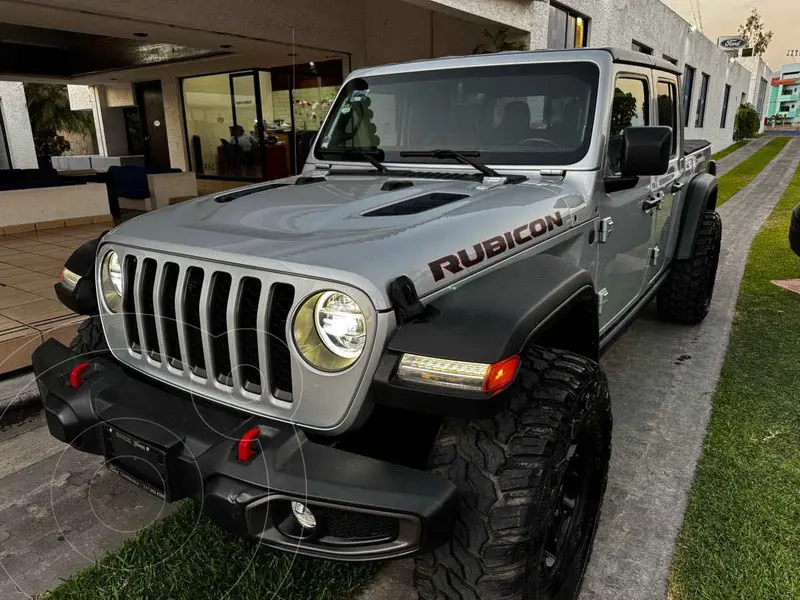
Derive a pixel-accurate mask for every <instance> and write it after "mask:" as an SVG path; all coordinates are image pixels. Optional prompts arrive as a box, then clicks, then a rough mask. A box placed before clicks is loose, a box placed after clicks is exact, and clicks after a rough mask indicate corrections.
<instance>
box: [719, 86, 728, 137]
mask: <svg viewBox="0 0 800 600" xmlns="http://www.w3.org/2000/svg"><path fill="white" fill-rule="evenodd" d="M730 100H731V86H729V85H727V84H726V85H725V97H724V98H723V99H722V117H721V118H720V121H719V126H720V127H721V128H722V129H725V127H727V126H728V124H727V121H728V103H729V102H730Z"/></svg>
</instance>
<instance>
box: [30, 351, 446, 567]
mask: <svg viewBox="0 0 800 600" xmlns="http://www.w3.org/2000/svg"><path fill="white" fill-rule="evenodd" d="M83 360H84V359H83V358H80V357H78V356H77V355H76V354H75V353H73V352H72V351H71V350H69V349H68V348H66V347H65V346H63V345H62V344H60V343H59V342H57V341H55V340H49V341H47V342H45V343H44V344H42V345H41V346H39V347H38V348H37V349H36V351H35V352H34V353H33V367H34V371H35V373H36V377H37V384H38V386H39V391H40V393H41V396H42V403H43V405H44V409H45V414H46V419H47V425H48V428H49V430H50V433H51V434H52V435H53V436H55V437H56V438H58V439H59V440H61V441H64V442H67V443H69V444H71V445H72V446H73V447H75V448H77V449H79V450H82V451H84V452H89V453H92V454H100V455H104V456H105V457H106V459H107V461H108V462H107V464H108V466H109V468H110V469H111V470H113V471H115V472H117V473H118V474H120V475H121V476H122V477H124V478H125V479H128V480H129V481H131V482H133V483H135V484H137V485H140V486H141V487H143V488H145V489H147V490H148V491H150V492H152V493H155V494H156V495H159V496H161V497H163V498H164V499H165V500H166V501H169V502H171V501H176V500H180V499H182V498H191V499H193V500H195V501H197V502H200V503H202V505H203V509H204V511H205V512H206V513H207V514H208V515H209V516H210V517H211V519H212V520H214V521H215V522H216V523H217V524H219V525H220V526H222V527H224V528H225V529H227V530H228V531H231V532H232V533H235V534H237V535H240V536H242V537H249V538H255V539H259V540H261V541H262V542H263V543H264V544H266V545H268V546H271V547H274V548H279V549H283V550H287V551H291V552H299V553H301V554H306V555H310V556H317V557H323V558H331V559H336V560H377V559H385V558H396V557H399V556H406V555H409V554H413V553H416V552H420V551H427V550H430V549H432V548H434V547H436V546H437V545H439V544H441V543H442V542H443V541H445V540H446V539H447V538H448V537H449V535H450V532H451V529H452V519H453V513H454V511H453V508H454V504H455V494H456V491H455V487H454V486H453V484H452V483H451V482H450V481H448V480H446V479H444V478H441V477H437V476H434V475H431V474H429V473H426V472H423V471H418V470H415V469H410V468H407V467H404V466H401V465H396V464H392V463H388V462H383V461H379V460H375V459H372V458H369V457H365V456H361V455H358V454H353V453H348V452H344V451H341V450H338V449H336V448H334V447H332V446H329V445H324V444H320V443H315V442H313V441H311V440H310V439H309V438H308V437H307V436H306V435H305V434H304V433H303V431H301V430H300V429H298V428H296V427H293V426H292V425H289V424H285V423H279V422H276V421H270V420H268V419H263V418H260V417H254V416H252V415H248V414H245V413H241V412H237V411H233V410H229V409H227V408H225V407H221V406H219V405H214V404H211V403H205V402H202V401H200V400H198V399H192V398H190V397H189V396H188V395H183V394H181V393H180V392H178V391H177V390H173V389H171V388H166V387H161V386H159V385H157V384H154V383H152V382H145V381H142V380H140V379H139V378H137V377H135V376H134V375H132V374H131V373H129V372H128V371H127V370H125V369H123V368H122V367H121V366H120V365H119V364H118V363H116V362H115V361H114V360H110V359H104V358H98V359H94V360H91V361H90V367H89V369H88V370H86V371H84V375H83V377H82V379H83V380H84V383H83V384H82V385H79V387H77V388H73V387H72V386H71V385H70V382H69V378H70V377H69V375H70V372H71V371H72V369H73V368H74V367H76V366H77V365H78V364H80V363H81V362H82V361H83ZM255 427H258V428H259V430H260V435H259V437H258V440H257V443H256V444H255V448H256V449H257V454H256V456H255V457H253V458H252V459H251V460H249V461H247V462H241V461H240V460H239V459H238V457H237V448H238V445H239V440H240V438H241V437H242V435H243V434H244V433H245V432H248V431H250V430H252V429H253V428H255ZM292 501H297V502H301V503H303V504H305V505H306V506H307V507H309V508H310V509H311V510H312V512H313V513H314V516H315V518H316V521H317V526H316V528H314V530H313V531H311V532H309V530H308V529H303V528H302V527H300V526H299V524H298V523H297V521H296V519H295V518H294V516H293V515H292V512H291V508H290V503H291V502H292Z"/></svg>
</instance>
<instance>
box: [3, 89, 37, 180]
mask: <svg viewBox="0 0 800 600" xmlns="http://www.w3.org/2000/svg"><path fill="white" fill-rule="evenodd" d="M0 110H1V111H2V113H3V125H4V127H5V132H6V141H7V143H8V150H9V154H10V155H11V156H10V158H11V166H12V167H13V168H15V169H35V168H36V167H37V166H38V163H37V161H36V149H35V148H34V145H33V132H32V131H31V121H30V119H29V118H28V107H27V106H26V105H25V88H24V87H23V85H22V83H21V82H18V81H0Z"/></svg>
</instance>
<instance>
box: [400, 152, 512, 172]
mask: <svg viewBox="0 0 800 600" xmlns="http://www.w3.org/2000/svg"><path fill="white" fill-rule="evenodd" d="M480 155H481V153H480V152H479V151H478V150H462V151H461V152H456V151H455V150H405V151H403V152H401V153H400V156H402V157H403V158H413V157H419V158H438V159H440V160H445V159H448V158H452V159H455V160H457V161H458V162H460V163H463V164H465V165H469V166H471V167H472V168H474V169H475V170H477V171H480V172H481V173H483V174H484V175H486V177H502V175H500V173H498V172H497V171H495V170H494V169H492V168H491V167H487V166H486V165H485V164H483V163H482V162H479V161H477V160H474V159H475V158H477V157H478V156H480Z"/></svg>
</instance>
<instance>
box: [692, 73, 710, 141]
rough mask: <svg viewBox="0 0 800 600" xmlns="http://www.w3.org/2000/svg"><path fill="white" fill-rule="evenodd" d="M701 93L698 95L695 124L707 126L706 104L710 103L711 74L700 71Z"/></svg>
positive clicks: (696, 125) (698, 126)
mask: <svg viewBox="0 0 800 600" xmlns="http://www.w3.org/2000/svg"><path fill="white" fill-rule="evenodd" d="M700 75H701V78H700V95H699V96H698V97H697V110H696V111H695V118H694V126H695V127H696V128H698V129H699V128H702V127H705V123H706V106H707V105H708V90H709V89H710V88H711V75H709V74H708V73H703V72H702V71H701V72H700Z"/></svg>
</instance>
